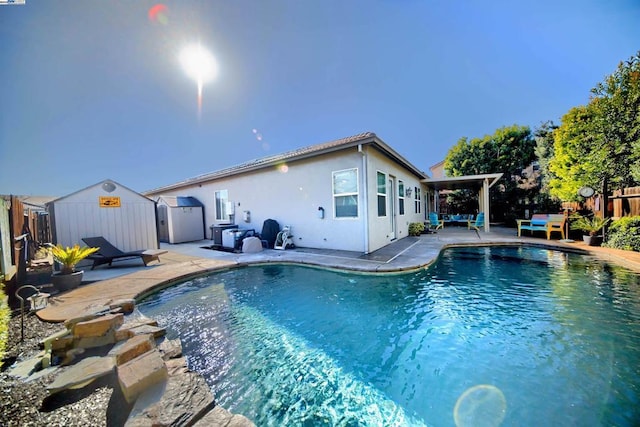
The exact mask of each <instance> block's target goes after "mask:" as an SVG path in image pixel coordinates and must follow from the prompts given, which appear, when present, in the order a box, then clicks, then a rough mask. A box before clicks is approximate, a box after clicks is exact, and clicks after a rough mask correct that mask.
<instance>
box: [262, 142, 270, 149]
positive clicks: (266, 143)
mask: <svg viewBox="0 0 640 427" xmlns="http://www.w3.org/2000/svg"><path fill="white" fill-rule="evenodd" d="M262 149H263V150H264V151H269V150H270V149H271V146H270V145H269V143H268V142H263V143H262Z"/></svg>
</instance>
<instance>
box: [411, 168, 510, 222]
mask: <svg viewBox="0 0 640 427" xmlns="http://www.w3.org/2000/svg"><path fill="white" fill-rule="evenodd" d="M502 175H503V174H502V173H491V174H482V175H468V176H456V177H452V178H439V179H423V180H422V183H423V184H425V185H426V186H427V188H428V189H430V190H432V191H433V192H434V204H433V205H434V207H435V208H436V209H437V197H438V194H439V192H440V191H441V190H463V189H466V190H476V191H477V192H478V211H479V212H484V217H485V221H484V231H485V232H486V233H488V232H489V231H490V225H489V219H490V218H491V206H490V203H489V189H490V188H491V187H493V186H494V185H495V184H496V183H497V182H498V180H499V179H500V178H502Z"/></svg>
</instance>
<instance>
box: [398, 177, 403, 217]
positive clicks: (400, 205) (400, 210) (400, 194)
mask: <svg viewBox="0 0 640 427" xmlns="http://www.w3.org/2000/svg"><path fill="white" fill-rule="evenodd" d="M398 214H400V215H404V182H402V181H400V180H398Z"/></svg>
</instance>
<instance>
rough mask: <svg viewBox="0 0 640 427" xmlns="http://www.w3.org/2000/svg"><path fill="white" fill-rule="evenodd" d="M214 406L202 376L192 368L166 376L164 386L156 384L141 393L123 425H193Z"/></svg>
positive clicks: (129, 426)
mask: <svg viewBox="0 0 640 427" xmlns="http://www.w3.org/2000/svg"><path fill="white" fill-rule="evenodd" d="M213 406H214V399H213V394H212V393H211V390H209V386H208V385H207V383H206V382H205V380H204V379H203V378H202V377H201V376H200V375H198V374H197V373H195V372H180V373H178V374H176V375H172V376H170V377H169V379H168V380H167V383H166V387H164V389H161V388H158V387H155V388H152V389H149V390H147V391H146V392H145V393H143V394H141V395H140V397H139V398H138V400H137V401H136V404H135V405H134V407H133V409H132V410H131V414H130V415H129V419H128V420H127V422H126V424H125V425H126V426H128V427H134V426H135V427H141V426H169V425H171V426H188V425H193V423H194V422H195V421H196V420H198V419H200V418H201V417H202V416H203V415H204V414H206V413H207V412H209V410H210V409H211V408H213Z"/></svg>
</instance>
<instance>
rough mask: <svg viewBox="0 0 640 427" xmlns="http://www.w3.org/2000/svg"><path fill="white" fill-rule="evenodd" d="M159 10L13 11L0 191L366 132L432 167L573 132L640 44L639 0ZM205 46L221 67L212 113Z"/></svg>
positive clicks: (145, 183)
mask: <svg viewBox="0 0 640 427" xmlns="http://www.w3.org/2000/svg"><path fill="white" fill-rule="evenodd" d="M157 4H158V3H157V2H152V1H143V0H138V1H107V0H82V1H81V0H76V1H65V0H56V1H53V0H48V1H46V0H26V4H25V5H20V6H8V5H3V6H0V46H2V49H1V50H0V159H1V160H2V164H1V166H0V194H19V195H33V196H36V195H49V196H64V195H66V194H69V193H71V192H74V191H77V190H80V189H82V188H85V187H88V186H90V185H93V184H95V183H98V182H100V181H101V180H104V179H107V178H109V179H113V180H115V181H117V182H119V183H120V184H122V185H125V186H126V187H129V188H131V189H133V190H135V191H139V192H144V191H146V190H151V189H154V188H157V187H160V186H164V185H168V184H172V183H174V182H177V181H181V180H184V179H187V178H190V177H194V176H196V175H200V174H203V173H207V172H213V171H216V170H218V169H222V168H226V167H229V166H234V165H237V164H240V163H243V162H245V161H248V160H252V159H256V158H261V157H264V156H270V155H275V154H280V153H284V152H287V151H290V150H294V149H297V148H302V147H306V146H309V145H313V144H318V143H322V142H327V141H331V140H335V139H339V138H343V137H347V136H350V135H354V134H358V133H361V132H365V131H371V132H375V133H376V134H377V135H378V137H380V138H381V139H382V140H383V141H384V142H386V143H387V144H388V145H390V146H391V147H392V148H394V149H395V150H396V151H397V152H399V153H400V154H401V155H403V156H404V157H405V158H406V159H408V160H409V161H410V162H411V163H413V164H414V165H415V166H417V167H418V168H419V169H421V170H423V171H425V172H427V173H429V167H430V166H432V165H433V164H435V163H437V162H439V161H441V160H443V159H444V157H445V156H446V154H447V152H448V150H449V149H450V148H451V147H452V146H453V145H454V144H455V143H456V142H457V141H458V140H459V139H460V138H461V137H464V136H467V137H469V138H473V137H482V136H483V135H486V134H492V133H493V132H494V131H495V130H496V129H497V128H499V127H502V126H506V125H512V124H518V125H528V126H530V127H531V128H532V129H533V128H535V127H537V126H539V125H540V124H541V123H542V122H544V121H547V120H553V121H554V122H556V123H559V121H560V118H561V117H562V115H564V114H565V113H566V112H567V111H568V110H569V109H570V108H572V107H575V106H578V105H582V104H585V103H586V102H587V101H588V99H589V95H590V90H591V88H592V87H594V86H595V85H596V84H597V83H598V82H600V81H602V80H603V78H604V77H605V76H606V75H608V74H611V73H612V72H613V71H614V70H615V69H616V67H617V65H618V63H619V62H620V61H622V60H626V59H628V58H629V57H631V56H632V55H633V54H634V53H636V52H637V51H638V50H640V0H553V1H551V0H517V1H514V0H468V1H465V0H335V1H334V0H322V1H320V0H316V1H313V0H208V1H205V0H202V1H189V0H180V1H166V2H163V3H162V5H164V6H165V7H162V6H159V7H156V8H155V9H152V7H153V6H154V5H157ZM150 10H153V11H155V12H156V13H152V14H151V16H150V13H149V11H150ZM192 43H200V45H201V46H202V47H204V48H206V49H208V50H209V51H210V52H211V54H212V55H213V56H214V57H215V59H216V62H217V65H218V73H217V77H216V78H215V79H214V80H212V81H210V82H208V83H205V84H204V86H203V93H202V105H201V109H199V107H198V100H197V84H196V82H195V81H194V80H193V79H192V78H190V77H189V76H188V75H187V73H186V72H185V70H184V69H183V67H182V66H181V63H180V60H179V56H180V52H181V50H182V49H183V48H184V47H185V46H187V45H189V44H192Z"/></svg>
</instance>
